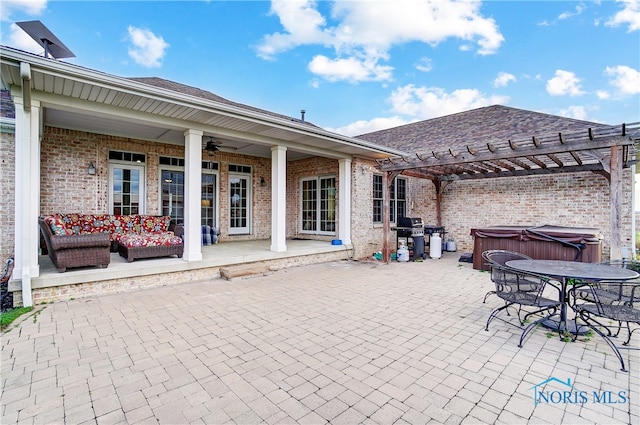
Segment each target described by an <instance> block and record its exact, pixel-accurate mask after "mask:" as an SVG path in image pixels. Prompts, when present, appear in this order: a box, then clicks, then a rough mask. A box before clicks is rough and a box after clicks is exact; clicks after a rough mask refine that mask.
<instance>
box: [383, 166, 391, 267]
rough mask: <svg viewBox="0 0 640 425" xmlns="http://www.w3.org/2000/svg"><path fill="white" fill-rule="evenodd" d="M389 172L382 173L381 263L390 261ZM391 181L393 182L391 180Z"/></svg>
mask: <svg viewBox="0 0 640 425" xmlns="http://www.w3.org/2000/svg"><path fill="white" fill-rule="evenodd" d="M390 174H391V173H390V172H388V171H385V172H383V173H382V237H383V241H382V261H384V262H385V263H388V262H389V261H391V248H390V247H389V234H390V233H391V218H390V217H389V215H390V213H391V202H390V198H391V187H390V186H389V180H390V179H389V177H390ZM391 181H393V180H392V179H391Z"/></svg>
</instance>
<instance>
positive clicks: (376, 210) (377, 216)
mask: <svg viewBox="0 0 640 425" xmlns="http://www.w3.org/2000/svg"><path fill="white" fill-rule="evenodd" d="M383 190H384V188H383V187H382V175H379V174H374V175H373V222H374V223H382V220H383V215H382V213H383V208H382V207H383V202H382V196H383ZM390 192H391V193H390V196H389V206H390V211H389V220H390V221H391V222H392V223H396V222H397V218H398V217H405V216H406V214H407V180H406V179H401V178H396V179H394V180H393V184H392V185H391V190H390Z"/></svg>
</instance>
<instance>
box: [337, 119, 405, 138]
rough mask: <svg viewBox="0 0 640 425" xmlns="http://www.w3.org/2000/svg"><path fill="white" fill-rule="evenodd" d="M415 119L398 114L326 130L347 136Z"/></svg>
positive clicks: (403, 123)
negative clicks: (408, 118)
mask: <svg viewBox="0 0 640 425" xmlns="http://www.w3.org/2000/svg"><path fill="white" fill-rule="evenodd" d="M414 121H416V120H411V121H407V120H406V119H404V118H401V117H398V116H395V117H389V118H374V119H372V120H370V121H365V120H360V121H356V122H353V123H351V124H347V125H345V126H343V127H338V128H326V130H328V131H333V132H334V133H338V134H344V135H345V136H358V135H360V134H366V133H371V132H374V131H378V130H385V129H387V128H393V127H398V126H400V125H405V124H409V123H411V122H414Z"/></svg>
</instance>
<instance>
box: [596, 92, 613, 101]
mask: <svg viewBox="0 0 640 425" xmlns="http://www.w3.org/2000/svg"><path fill="white" fill-rule="evenodd" d="M596 96H598V99H600V100H607V99H609V98H610V97H611V94H609V92H608V91H606V90H598V91H596Z"/></svg>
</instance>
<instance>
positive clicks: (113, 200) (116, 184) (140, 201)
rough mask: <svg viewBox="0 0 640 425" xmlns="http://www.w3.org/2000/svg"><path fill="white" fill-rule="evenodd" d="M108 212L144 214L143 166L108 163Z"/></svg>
mask: <svg viewBox="0 0 640 425" xmlns="http://www.w3.org/2000/svg"><path fill="white" fill-rule="evenodd" d="M109 180H110V181H109V213H110V214H123V215H129V214H144V211H145V205H144V199H145V194H144V167H140V166H132V165H120V164H110V165H109Z"/></svg>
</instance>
